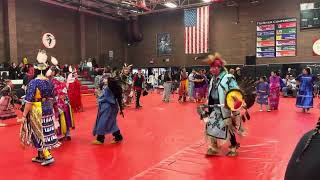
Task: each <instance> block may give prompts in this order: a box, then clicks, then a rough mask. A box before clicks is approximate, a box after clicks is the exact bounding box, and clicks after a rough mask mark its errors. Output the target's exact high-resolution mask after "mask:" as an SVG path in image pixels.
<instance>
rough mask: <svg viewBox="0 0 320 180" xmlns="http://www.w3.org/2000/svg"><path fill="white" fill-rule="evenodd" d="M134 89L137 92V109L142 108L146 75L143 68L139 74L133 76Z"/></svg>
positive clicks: (139, 70)
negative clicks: (141, 99) (141, 102)
mask: <svg viewBox="0 0 320 180" xmlns="http://www.w3.org/2000/svg"><path fill="white" fill-rule="evenodd" d="M133 89H134V91H135V92H136V109H138V108H141V107H142V106H141V105H140V97H141V93H142V91H143V90H144V76H143V74H142V71H141V69H138V74H136V75H135V76H134V78H133Z"/></svg>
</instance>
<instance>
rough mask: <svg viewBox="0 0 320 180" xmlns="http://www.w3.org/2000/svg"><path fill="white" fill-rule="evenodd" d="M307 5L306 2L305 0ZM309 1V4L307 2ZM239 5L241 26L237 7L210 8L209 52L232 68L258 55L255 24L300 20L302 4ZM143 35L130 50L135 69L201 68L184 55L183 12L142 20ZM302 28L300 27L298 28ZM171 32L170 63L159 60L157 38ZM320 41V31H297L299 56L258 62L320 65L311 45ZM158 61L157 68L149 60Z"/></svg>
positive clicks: (272, 0)
mask: <svg viewBox="0 0 320 180" xmlns="http://www.w3.org/2000/svg"><path fill="white" fill-rule="evenodd" d="M304 1H305V0H304ZM306 1H307V0H306ZM247 2H248V1H241V3H240V9H239V14H240V23H239V24H235V23H234V22H235V21H236V20H237V11H236V8H235V7H221V6H211V9H210V35H209V38H210V45H209V46H210V51H211V52H215V51H216V52H220V53H221V54H222V55H223V56H224V58H225V59H226V60H227V61H228V63H229V64H244V62H245V56H247V55H255V48H256V45H255V43H256V21H261V20H271V19H278V18H286V17H296V18H298V19H300V15H299V3H300V2H303V1H301V0H260V2H261V3H259V4H249V3H247ZM140 23H141V26H142V28H141V29H142V30H143V33H144V40H143V42H141V43H139V44H138V45H135V46H132V47H130V48H129V59H128V60H129V62H130V63H133V64H135V65H136V66H141V67H145V66H172V65H176V66H190V65H198V64H201V63H199V62H196V61H194V60H193V58H194V57H195V56H192V55H185V54H184V33H183V32H184V31H183V28H184V27H183V26H184V25H183V11H174V12H165V13H160V14H153V15H148V16H145V17H142V18H141V19H140ZM298 26H299V25H298ZM161 32H169V33H170V34H171V37H172V43H173V54H172V56H170V57H169V58H170V62H169V63H164V62H163V61H162V59H164V58H165V57H157V56H156V34H157V33H161ZM314 38H320V29H314V30H304V31H300V29H299V28H298V44H297V48H298V51H297V56H296V57H288V58H261V59H260V58H259V59H257V63H258V64H265V63H293V62H318V60H319V59H320V58H319V57H316V56H313V54H312V42H313V39H314ZM151 58H155V64H153V65H150V64H149V60H150V59H151Z"/></svg>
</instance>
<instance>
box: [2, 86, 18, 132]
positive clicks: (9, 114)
mask: <svg viewBox="0 0 320 180" xmlns="http://www.w3.org/2000/svg"><path fill="white" fill-rule="evenodd" d="M5 84H6V86H5V87H4V88H3V89H2V90H1V91H0V94H1V96H2V97H1V99H0V120H7V119H12V118H16V117H17V115H16V112H15V111H14V105H13V104H12V97H11V88H12V86H13V84H12V82H11V81H10V80H6V81H5ZM1 126H6V124H4V123H1V122H0V127H1Z"/></svg>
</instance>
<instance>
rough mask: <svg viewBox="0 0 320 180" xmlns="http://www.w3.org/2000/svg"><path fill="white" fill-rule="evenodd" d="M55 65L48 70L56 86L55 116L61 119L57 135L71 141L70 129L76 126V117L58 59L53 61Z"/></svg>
mask: <svg viewBox="0 0 320 180" xmlns="http://www.w3.org/2000/svg"><path fill="white" fill-rule="evenodd" d="M52 63H53V64H54V65H55V66H53V67H51V68H50V69H49V70H48V72H51V73H48V75H49V76H51V82H52V84H53V86H54V95H55V103H54V111H55V117H56V119H57V120H59V128H57V135H58V138H59V139H61V140H62V139H65V140H68V141H70V140H71V134H70V130H71V129H72V128H74V127H75V126H74V119H73V115H72V108H71V105H70V102H69V98H68V90H67V85H66V80H65V78H64V77H63V76H61V70H60V68H59V67H58V66H57V64H58V62H57V61H52Z"/></svg>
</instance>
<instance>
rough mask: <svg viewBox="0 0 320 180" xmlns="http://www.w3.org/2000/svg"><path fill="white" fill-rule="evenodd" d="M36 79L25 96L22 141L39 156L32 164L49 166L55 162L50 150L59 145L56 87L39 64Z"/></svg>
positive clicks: (44, 67) (29, 85)
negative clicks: (56, 123) (56, 122)
mask: <svg viewBox="0 0 320 180" xmlns="http://www.w3.org/2000/svg"><path fill="white" fill-rule="evenodd" d="M36 67H37V71H36V74H37V75H36V78H35V79H33V80H31V81H30V82H29V84H28V88H27V93H26V96H25V101H26V105H25V108H24V111H23V118H22V122H23V124H22V127H21V131H20V140H21V142H22V144H23V145H32V146H34V147H35V148H36V149H37V151H38V156H37V157H35V158H33V159H32V162H36V163H40V164H41V165H42V166H47V165H49V164H52V163H53V162H54V158H53V156H52V155H51V153H50V149H52V148H55V147H58V146H59V143H58V140H57V135H56V132H55V127H54V113H53V106H52V104H53V99H54V86H53V84H52V83H51V81H50V80H49V79H48V78H46V77H45V76H44V75H43V74H45V72H42V71H44V70H45V69H46V68H47V66H46V65H45V64H39V65H38V66H36Z"/></svg>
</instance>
